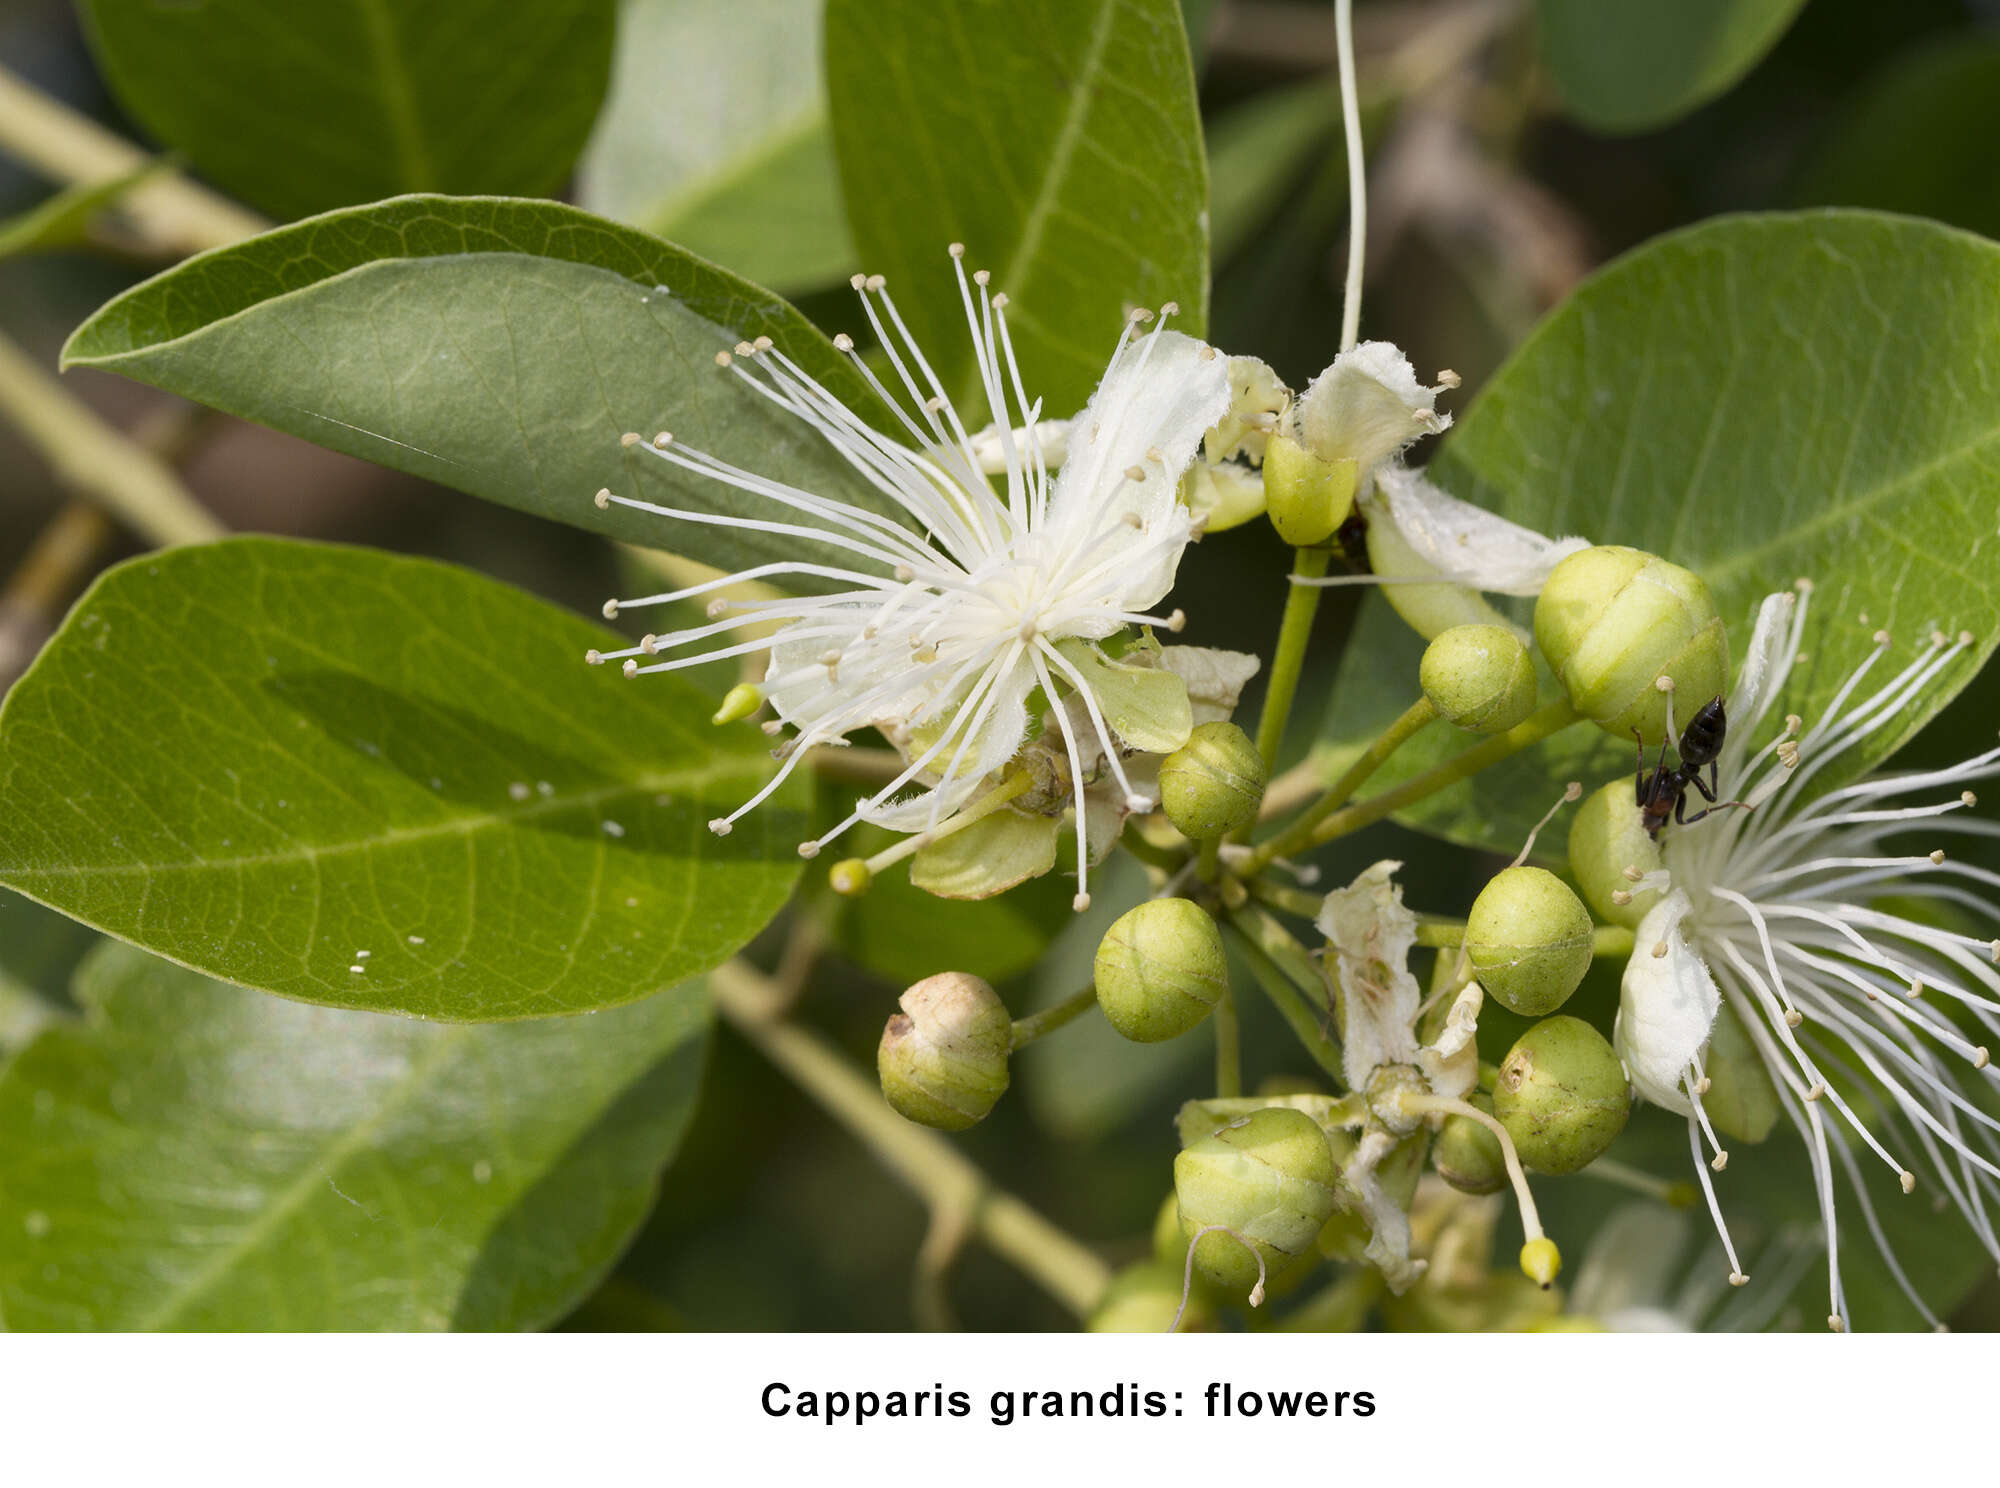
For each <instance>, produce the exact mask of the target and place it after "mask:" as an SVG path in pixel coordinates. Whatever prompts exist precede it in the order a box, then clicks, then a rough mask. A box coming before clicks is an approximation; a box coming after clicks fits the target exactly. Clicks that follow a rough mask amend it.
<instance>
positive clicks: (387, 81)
mask: <svg viewBox="0 0 2000 1488" xmlns="http://www.w3.org/2000/svg"><path fill="white" fill-rule="evenodd" d="M356 6H357V8H358V9H359V10H360V12H361V23H362V28H363V29H364V30H365V31H366V32H367V36H368V55H369V57H370V58H371V59H372V60H373V61H374V63H375V73H376V79H375V80H376V84H377V87H378V90H379V91H380V93H381V95H382V108H383V112H384V113H385V114H386V115H387V116H388V120H389V131H390V134H391V135H392V136H393V137H394V139H395V141H396V156H397V159H398V160H399V161H400V162H401V165H402V171H403V177H404V180H405V181H406V183H407V184H408V187H409V189H410V190H412V191H433V190H435V189H436V187H437V171H436V169H435V168H434V167H433V166H432V164H431V159H430V152H429V151H428V150H427V149H426V148H425V147H424V138H423V130H422V127H421V126H420V124H419V123H418V119H417V100H416V95H415V93H414V92H413V91H412V89H411V87H410V75H409V73H408V72H406V71H405V70H404V68H403V59H402V56H401V55H400V54H399V53H398V52H397V50H396V31H395V26H394V25H393V24H392V23H391V21H390V18H389V12H388V11H387V9H386V8H384V5H383V0H356Z"/></svg>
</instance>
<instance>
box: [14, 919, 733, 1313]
mask: <svg viewBox="0 0 2000 1488" xmlns="http://www.w3.org/2000/svg"><path fill="white" fill-rule="evenodd" d="M76 994H77V999H78V1001H79V1002H80V1003H81V1005H82V1006H83V1008H84V1018H83V1020H82V1021H80V1022H76V1023H63V1024H59V1025H57V1026H54V1027H51V1028H49V1029H46V1030H45V1031H44V1032H43V1033H42V1034H41V1035H40V1037H38V1038H37V1039H36V1040H35V1042H34V1043H32V1044H31V1045H29V1046H28V1048H27V1049H26V1050H25V1051H23V1052H22V1053H21V1055H20V1056H19V1057H18V1058H16V1059H15V1060H14V1061H13V1063H11V1064H10V1065H9V1066H8V1067H7V1070H6V1072H5V1074H4V1076H0V1134H4V1137H0V1320H4V1324H5V1326H6V1327H8V1328H11V1329H15V1330H28V1329H33V1330H46V1329H61V1330H66V1331H67V1330H80V1329H117V1330H121V1331H137V1330H154V1329H169V1330H228V1331H247V1330H264V1329H285V1330H324V1329H338V1330H342V1331H349V1330H363V1329H369V1330H387V1329H394V1330H412V1329H439V1328H460V1329H474V1330H490V1329H514V1328H533V1327H539V1326H543V1325H546V1324H548V1323H551V1322H553V1321H555V1320H556V1319H557V1318H559V1317H561V1316H562V1315H563V1314H564V1313H565V1312H567V1311H568V1310H569V1308H570V1307H571V1306H573V1305H574V1304H575V1303H576V1302H577V1301H578V1300H580V1299H581V1298H582V1297H583V1296H585V1295H586V1294H587V1293H588V1292H589V1290H590V1288H591V1287H592V1286H594V1285H595V1284H596V1282H597V1280H598V1278H600V1277H601V1276H602V1275H603V1274H604V1273H605V1272H606V1271H607V1270H608V1269H609V1268H610V1266H611V1264H612V1262H613V1261H614V1260H615V1259H616V1258H617V1256H618V1254H619V1252H620V1251H621V1250H622V1249H623V1248H624V1246H625V1244H626V1242H627V1241H628V1240H629V1239H630V1237H631V1235H632V1233H633V1231H634V1230H635V1229H636V1228H637V1227H638V1225H639V1223H640V1222H641V1220H643V1219H644V1217H645V1215H646V1212H647V1210H648V1209H650V1208H651V1206H652V1202H653V1198H654V1194H655V1191H656V1187H657V1183H658V1174H659V1170H660V1168H661V1166H662V1165H663V1164H664V1163H665V1162H666V1160H667V1159H668V1158H669V1157H670V1156H671V1155H672V1153H673V1151H674V1148H675V1147H676V1146H677V1145H678V1144H679V1142H680V1139H681V1136H682V1134H683V1133H684V1132H685V1131H686V1129H687V1124H688V1120H689V1118H690V1116H691V1115H692V1114H693V1108H694V1101H695V1096H696V1092H697V1090H698V1088H699V1084H700V1078H701V1062H702V1052H703V1049H704V1047H705V1045H706V1043H707V1028H708V1003H707V998H706V997H705V996H704V995H703V994H702V992H701V990H700V988H699V986H687V987H681V988H677V989H675V990H674V991H671V992H664V993H661V994H660V995H659V996H657V997H650V998H647V999H646V1000H645V1001H643V1002H639V1003H635V1004H633V1005H632V1006H630V1007H624V1008H618V1009H616V1010H614V1011H611V1012H607V1013H604V1014H601V1015H599V1016H596V1017H591V1018H575V1019H559V1020H554V1021H547V1022H539V1023H516V1024H494V1025H489V1026H485V1027H442V1026H439V1025H436V1024H429V1023H421V1022H418V1021H415V1020H413V1019H409V1018H390V1017H383V1016H381V1015H379V1014H373V1013H356V1012H340V1011H335V1010H332V1009H327V1008H313V1007H303V1006H300V1005H298V1004H296V1003H289V1002H284V1001H281V1000H280V999H278V998H274V997H266V996H264V995H263V994H262V993H258V992H250V991H246V990H244V989H243V988H241V987H231V986H226V985H224V984H223V983H221V982H216V981H211V980H210V979H208V978H207V977H204V976H199V975H197V974H195V973H194V972H190V971H186V970H183V969H182V968H180V967H176V966H170V965H168V964H167V963H166V962H164V961H161V960H159V959H158V958H157V957H153V956H148V955H145V954H144V953H143V952H140V951H135V950H133V949H132V948H130V947H128V946H115V945H114V946H106V947H104V948H103V949H102V950H101V951H100V952H98V953H97V954H95V955H93V956H92V957H91V958H90V959H89V960H88V961H86V962H85V963H84V966H83V968H82V970H81V972H80V973H79V975H78V978H77V983H76Z"/></svg>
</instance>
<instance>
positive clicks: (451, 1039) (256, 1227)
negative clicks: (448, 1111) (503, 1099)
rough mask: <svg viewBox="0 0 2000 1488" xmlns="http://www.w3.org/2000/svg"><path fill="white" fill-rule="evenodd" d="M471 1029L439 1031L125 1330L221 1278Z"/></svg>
mask: <svg viewBox="0 0 2000 1488" xmlns="http://www.w3.org/2000/svg"><path fill="white" fill-rule="evenodd" d="M473 1032H474V1030H473V1029H472V1028H469V1027H460V1028H448V1029H445V1030H443V1031H442V1032H440V1033H439V1035H438V1036H437V1037H436V1038H435V1039H434V1040H432V1042H431V1045H430V1047H429V1048H427V1049H426V1050H424V1051H423V1053H422V1054H421V1055H420V1056H419V1057H418V1058H417V1059H416V1060H415V1061H414V1062H413V1063H412V1064H411V1066H410V1068H409V1070H408V1071H407V1072H406V1073H405V1074H404V1075H403V1077H402V1079H400V1080H399V1081H397V1083H396V1086H395V1088H394V1089H392V1090H390V1091H388V1092H387V1093H386V1094H385V1095H384V1097H383V1099H382V1100H381V1102H380V1103H379V1104H378V1105H377V1106H376V1108H375V1109H374V1110H373V1111H372V1112H370V1113H369V1114H368V1115H367V1116H366V1117H364V1118H363V1119H362V1120H360V1121H357V1122H355V1123H354V1125H352V1126H350V1127H348V1128H347V1129H346V1130H344V1131H343V1132H341V1133H340V1135H339V1136H337V1137H335V1138H334V1140H332V1141H331V1142H329V1143H327V1144H326V1145H325V1146H324V1147H322V1148H320V1149H319V1150H318V1152H317V1153H316V1154H315V1155H314V1157H313V1160H312V1161H310V1162H308V1163H304V1164H302V1165H301V1166H300V1168H299V1171H298V1174H297V1175H296V1176H295V1177H294V1178H293V1179H292V1181H291V1182H290V1183H288V1184H286V1185H285V1187H284V1190H283V1191H282V1192H281V1193H279V1194H278V1196H277V1198H276V1199H275V1200H274V1201H273V1202H271V1203H270V1204H268V1205H266V1206H265V1207H264V1209H263V1210H262V1211H261V1212H259V1214H258V1215H257V1217H256V1218H255V1219H254V1220H252V1221H251V1222H250V1224H249V1225H248V1226H246V1227H245V1228H244V1230H243V1232H242V1233H241V1234H240V1235H238V1236H237V1238H236V1239H235V1240H233V1241H231V1242H230V1243H229V1244H228V1245H227V1246H225V1247H224V1248H223V1249H222V1250H220V1251H218V1252H217V1253H216V1254H215V1255H214V1256H212V1257H210V1259H209V1260H208V1262H207V1264H205V1265H204V1266H203V1267H202V1268H201V1270H200V1271H198V1272H197V1273H196V1274H195V1275H194V1277H193V1278H192V1279H190V1280H189V1281H188V1282H187V1283H185V1284H184V1285H182V1286H180V1287H179V1288H177V1289H176V1290H175V1291H174V1292H173V1293H172V1294H171V1295H169V1296H168V1297H167V1298H165V1299H164V1300H162V1301H161V1302H160V1303H159V1304H158V1305H156V1306H155V1307H154V1308H153V1309H152V1310H151V1311H150V1312H148V1313H146V1314H145V1315H144V1316H143V1317H141V1318H140V1319H139V1320H138V1321H137V1322H135V1323H133V1324H132V1325H131V1330H130V1331H133V1332H140V1333H152V1332H157V1331H159V1330H161V1329H162V1328H165V1327H166V1326H168V1324H169V1322H170V1321H171V1320H172V1319H173V1318H175V1317H177V1316H179V1315H180V1314H181V1313H182V1312H183V1311H185V1309H186V1308H187V1306H188V1304H189V1303H190V1302H192V1301H194V1300H195V1299H196V1298H199V1297H201V1296H202V1295H204V1294H205V1293H207V1292H208V1291H209V1290H210V1289H211V1288H212V1287H214V1286H215V1284H216V1283H217V1282H219V1281H221V1280H222V1279H223V1278H224V1277H226V1276H227V1275H228V1274H229V1272H230V1271H231V1270H233V1269H234V1268H235V1266H236V1265H237V1263H239V1262H240V1261H241V1260H242V1259H243V1258H244V1257H245V1256H247V1255H250V1254H252V1253H253V1252H254V1251H255V1250H256V1249H257V1248H258V1247H259V1246H261V1245H262V1244H263V1243H264V1241H265V1239H266V1238H267V1237H268V1236H270V1235H271V1233H272V1232H273V1231H275V1230H276V1229H277V1227H278V1226H279V1225H281V1224H282V1223H284V1221H286V1220H288V1219H290V1218H291V1217H292V1216H293V1215H294V1214H296V1213H297V1212H298V1211H299V1210H300V1209H301V1208H303V1207H304V1206H305V1203H306V1200H307V1197H308V1195H309V1194H312V1193H314V1192H316V1191H317V1190H318V1188H319V1184H320V1181H321V1180H322V1179H324V1180H325V1181H327V1182H329V1183H331V1182H332V1181H333V1179H334V1176H335V1174H336V1173H338V1172H340V1171H341V1170H342V1169H343V1167H344V1166H345V1164H346V1163H347V1161H348V1159H349V1158H351V1157H353V1156H354V1154H355V1153H356V1152H357V1151H359V1150H360V1148H361V1147H362V1145H363V1144H364V1143H366V1142H367V1141H369V1140H370V1139H372V1138H373V1137H374V1136H375V1134H376V1133H377V1132H379V1131H380V1130H381V1129H382V1128H383V1127H384V1126H385V1125H386V1124H387V1123H388V1121H389V1119H390V1118H391V1117H392V1116H394V1115H396V1114H397V1113H398V1112H400V1111H401V1110H402V1109H403V1108H404V1107H406V1106H407V1105H408V1104H409V1103H410V1101H411V1099H412V1098H413V1097H414V1096H415V1094H416V1093H417V1092H418V1091H419V1090H421V1089H422V1088H424V1087H425V1086H426V1085H427V1084H428V1083H429V1080H430V1077H431V1076H432V1075H433V1074H434V1073H435V1072H436V1070H437V1068H438V1066H439V1065H441V1064H443V1063H444V1062H445V1061H446V1060H447V1059H448V1058H449V1057H450V1056H451V1055H453V1054H455V1053H456V1052H457V1051H458V1048H459V1046H460V1045H461V1044H463V1043H464V1042H465V1040H466V1039H467V1038H469V1037H471V1036H472V1034H473ZM336 1191H337V1190H336Z"/></svg>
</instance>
